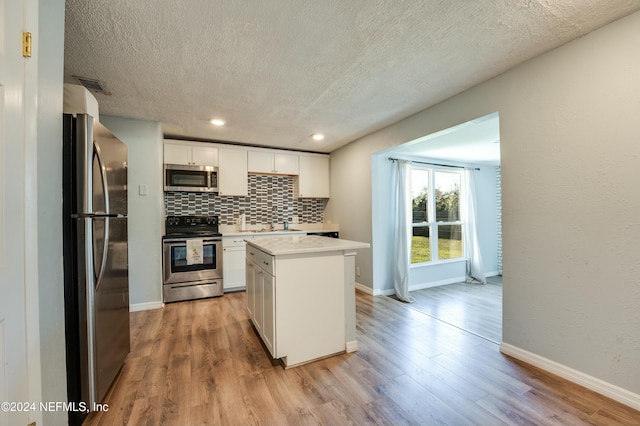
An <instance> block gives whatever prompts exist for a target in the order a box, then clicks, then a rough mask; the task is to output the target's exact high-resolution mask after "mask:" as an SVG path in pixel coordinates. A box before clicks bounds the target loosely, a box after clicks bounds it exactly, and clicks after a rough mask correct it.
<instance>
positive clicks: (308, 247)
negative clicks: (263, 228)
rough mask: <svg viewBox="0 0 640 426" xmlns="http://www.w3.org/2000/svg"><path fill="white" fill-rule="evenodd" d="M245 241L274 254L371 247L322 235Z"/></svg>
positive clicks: (366, 244)
mask: <svg viewBox="0 0 640 426" xmlns="http://www.w3.org/2000/svg"><path fill="white" fill-rule="evenodd" d="M245 241H246V243H247V245H250V246H253V247H255V248H257V249H258V250H261V251H263V252H265V253H267V254H270V255H272V256H279V255H286V254H298V253H300V254H301V253H319V252H327V251H341V250H356V249H363V248H369V247H371V246H370V244H368V243H361V242H358V241H350V240H343V239H339V238H328V237H320V236H317V235H293V236H288V237H274V238H260V239H247V240H245Z"/></svg>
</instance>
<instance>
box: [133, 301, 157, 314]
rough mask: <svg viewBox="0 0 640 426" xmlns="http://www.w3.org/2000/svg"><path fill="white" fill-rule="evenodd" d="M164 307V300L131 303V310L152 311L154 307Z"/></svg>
mask: <svg viewBox="0 0 640 426" xmlns="http://www.w3.org/2000/svg"><path fill="white" fill-rule="evenodd" d="M162 308H164V303H163V302H162V301H158V302H144V303H132V304H131V305H129V312H138V311H150V310H152V309H162Z"/></svg>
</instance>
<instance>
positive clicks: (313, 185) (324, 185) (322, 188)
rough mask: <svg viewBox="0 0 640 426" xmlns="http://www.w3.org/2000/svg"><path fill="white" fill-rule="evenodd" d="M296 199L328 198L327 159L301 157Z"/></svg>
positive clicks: (323, 157) (322, 157) (321, 157)
mask: <svg viewBox="0 0 640 426" xmlns="http://www.w3.org/2000/svg"><path fill="white" fill-rule="evenodd" d="M299 162H300V163H299V165H300V174H299V176H298V194H297V195H298V197H301V198H329V157H325V156H307V155H301V156H300V158H299Z"/></svg>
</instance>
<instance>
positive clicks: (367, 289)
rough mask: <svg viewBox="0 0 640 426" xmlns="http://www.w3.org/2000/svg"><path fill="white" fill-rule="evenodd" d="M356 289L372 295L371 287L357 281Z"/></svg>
mask: <svg viewBox="0 0 640 426" xmlns="http://www.w3.org/2000/svg"><path fill="white" fill-rule="evenodd" d="M355 287H356V290H358V291H361V292H363V293H367V294H368V295H369V296H373V289H371V288H370V287H367V286H366V285H364V284H360V283H358V282H356V283H355Z"/></svg>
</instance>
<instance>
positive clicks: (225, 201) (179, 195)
mask: <svg viewBox="0 0 640 426" xmlns="http://www.w3.org/2000/svg"><path fill="white" fill-rule="evenodd" d="M248 180H249V182H248V183H249V195H248V196H247V197H221V196H218V194H207V193H200V192H165V194H164V207H165V213H166V215H167V216H182V215H204V216H207V215H216V216H218V219H219V223H220V224H221V225H234V224H235V223H236V219H237V218H238V216H239V215H240V214H241V213H244V214H245V215H246V221H247V224H250V225H260V224H267V223H282V222H284V221H285V220H289V221H291V220H292V218H293V216H298V221H299V222H300V223H320V222H324V208H325V205H326V200H325V199H323V198H295V197H294V196H293V185H294V178H293V177H292V176H271V175H249V177H248Z"/></svg>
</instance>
